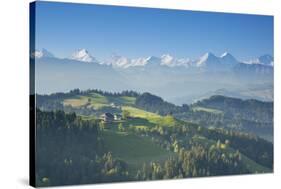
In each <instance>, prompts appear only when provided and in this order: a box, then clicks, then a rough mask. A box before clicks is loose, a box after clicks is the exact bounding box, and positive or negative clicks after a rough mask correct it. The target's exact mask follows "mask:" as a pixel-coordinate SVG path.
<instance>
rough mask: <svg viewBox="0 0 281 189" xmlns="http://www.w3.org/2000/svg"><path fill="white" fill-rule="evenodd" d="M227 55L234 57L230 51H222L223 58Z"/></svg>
mask: <svg viewBox="0 0 281 189" xmlns="http://www.w3.org/2000/svg"><path fill="white" fill-rule="evenodd" d="M227 56H231V57H233V56H232V54H230V53H229V52H227V51H226V52H224V53H222V55H221V56H220V57H221V58H223V57H227Z"/></svg>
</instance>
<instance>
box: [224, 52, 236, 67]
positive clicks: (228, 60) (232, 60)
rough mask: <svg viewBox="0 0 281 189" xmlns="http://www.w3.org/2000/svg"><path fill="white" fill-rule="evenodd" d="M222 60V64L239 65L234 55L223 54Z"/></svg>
mask: <svg viewBox="0 0 281 189" xmlns="http://www.w3.org/2000/svg"><path fill="white" fill-rule="evenodd" d="M220 58H221V61H222V63H224V64H229V65H230V64H236V63H238V61H237V60H236V58H235V57H234V56H233V55H232V54H230V53H229V52H225V53H223V54H222V55H221V56H220Z"/></svg>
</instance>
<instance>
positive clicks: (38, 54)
mask: <svg viewBox="0 0 281 189" xmlns="http://www.w3.org/2000/svg"><path fill="white" fill-rule="evenodd" d="M31 56H32V57H33V58H53V57H55V56H54V55H53V54H52V53H51V52H49V51H48V50H46V49H44V48H43V49H41V50H35V51H34V52H33V53H32V54H31Z"/></svg>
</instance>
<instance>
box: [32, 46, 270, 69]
mask: <svg viewBox="0 0 281 189" xmlns="http://www.w3.org/2000/svg"><path fill="white" fill-rule="evenodd" d="M32 57H35V58H37V59H40V58H56V57H55V56H54V55H53V54H52V53H51V52H49V51H48V50H46V49H42V50H36V51H35V52H34V53H32ZM65 60H72V61H78V62H86V63H97V64H100V65H103V66H110V67H112V68H114V69H132V68H136V69H140V68H141V69H142V70H147V69H150V68H159V69H160V70H166V71H169V70H173V71H176V70H181V72H193V71H196V70H198V71H200V72H201V71H204V72H205V71H206V72H217V71H218V72H224V71H228V72H229V71H233V70H235V72H245V70H246V73H247V72H248V71H250V70H252V72H256V73H271V72H272V71H271V70H272V66H273V57H272V56H270V55H263V56H260V57H259V58H256V59H253V60H251V61H245V62H242V61H238V60H237V59H236V58H235V57H234V56H233V55H232V54H230V53H228V52H225V53H223V54H222V55H220V56H216V55H215V54H213V53H211V52H208V53H205V54H204V55H203V56H201V57H200V58H198V59H196V60H190V59H188V58H180V59H179V58H176V57H174V56H172V55H170V54H163V55H161V56H159V57H157V56H149V57H139V58H127V57H125V56H119V55H114V56H112V57H111V58H110V59H108V60H105V61H98V60H97V59H96V58H95V57H93V56H92V55H91V54H90V53H89V52H88V51H87V50H86V49H79V50H77V51H75V52H74V53H73V54H72V55H71V57H70V58H67V59H65ZM267 67H271V68H267ZM145 68H147V69H145ZM162 68H163V69H162ZM185 70H186V71H185ZM187 70H188V71H187ZM177 72H178V71H177Z"/></svg>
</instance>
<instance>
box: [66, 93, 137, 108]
mask: <svg viewBox="0 0 281 189" xmlns="http://www.w3.org/2000/svg"><path fill="white" fill-rule="evenodd" d="M135 100H136V98H135V97H130V96H104V95H101V94H98V93H90V94H87V95H83V96H82V95H77V96H75V97H74V98H67V99H64V100H63V105H65V106H67V105H70V106H72V107H83V106H86V107H88V108H89V107H93V108H94V109H96V110H98V109H100V108H103V107H112V106H118V105H133V104H134V103H135Z"/></svg>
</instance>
